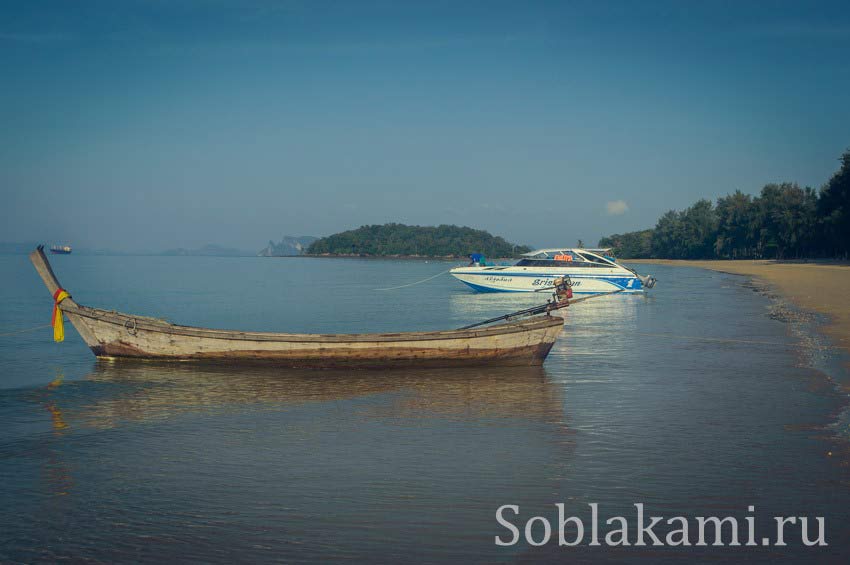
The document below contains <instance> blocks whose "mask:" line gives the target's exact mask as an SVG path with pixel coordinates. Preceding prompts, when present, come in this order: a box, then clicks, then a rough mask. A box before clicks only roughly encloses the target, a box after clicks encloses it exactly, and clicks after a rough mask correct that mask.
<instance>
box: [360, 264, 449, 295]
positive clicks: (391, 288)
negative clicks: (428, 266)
mask: <svg viewBox="0 0 850 565" xmlns="http://www.w3.org/2000/svg"><path fill="white" fill-rule="evenodd" d="M449 271H451V269H446V270H445V271H443V272H442V273H437V274H436V275H434V276H433V277H428V278H427V279H422V280H421V281H416V282H413V283H410V284H403V285H399V286H390V287H387V288H373V289H372V290H396V289H398V288H407V287H409V286H415V285H417V284H421V283H424V282H428V281H430V280H432V279H436V278H437V277H439V276H440V275H445V274H446V273H448V272H449Z"/></svg>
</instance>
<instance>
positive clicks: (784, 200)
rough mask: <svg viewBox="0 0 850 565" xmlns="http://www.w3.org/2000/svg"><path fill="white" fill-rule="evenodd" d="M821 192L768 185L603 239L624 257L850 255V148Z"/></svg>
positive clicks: (703, 202)
mask: <svg viewBox="0 0 850 565" xmlns="http://www.w3.org/2000/svg"><path fill="white" fill-rule="evenodd" d="M840 161H841V167H840V169H839V170H838V171H837V172H836V173H835V174H834V175H833V176H832V178H831V179H830V180H829V182H827V183H826V184H825V185H824V186H822V187H821V188H820V190H815V189H813V188H810V187H805V188H800V186H798V185H797V184H796V183H788V182H784V183H780V184H768V185H765V186H764V188H762V189H761V193H759V194H758V195H757V196H751V195H749V194H744V193H743V192H741V191H740V190H737V191H735V192H734V193H733V194H727V195H726V196H723V197H721V198H718V199H717V202H716V203H712V202H711V201H710V200H705V199H702V200H699V201H698V202H696V203H695V204H694V205H692V206H690V207H689V208H687V209H685V210H681V211H677V210H670V211H669V212H667V213H666V214H664V215H663V216H661V218H660V219H659V220H658V223H656V224H655V227H654V228H653V229H647V230H642V231H637V232H630V233H624V234H615V235H611V236H608V237H603V238H602V239H600V240H599V246H600V247H611V248H613V253H614V254H616V255H617V256H619V257H623V258H632V259H639V258H659V259H661V258H663V259H750V258H753V259H757V258H775V259H795V258H809V257H812V258H814V257H836V258H845V259H846V258H847V257H848V254H850V150H848V151H847V152H845V153H844V155H842V156H841V159H840Z"/></svg>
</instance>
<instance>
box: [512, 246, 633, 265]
mask: <svg viewBox="0 0 850 565" xmlns="http://www.w3.org/2000/svg"><path fill="white" fill-rule="evenodd" d="M597 251H599V252H602V253H604V252H606V251H608V250H607V249H598V250H597V249H594V250H593V251H591V250H589V249H538V250H536V251H532V252H531V253H525V254H524V255H523V259H521V260H520V261H519V263H517V266H522V267H612V266H614V267H616V266H617V263H615V262H614V260H613V259H611V258H609V257H606V256H604V255H601V254H597V253H596V252H597Z"/></svg>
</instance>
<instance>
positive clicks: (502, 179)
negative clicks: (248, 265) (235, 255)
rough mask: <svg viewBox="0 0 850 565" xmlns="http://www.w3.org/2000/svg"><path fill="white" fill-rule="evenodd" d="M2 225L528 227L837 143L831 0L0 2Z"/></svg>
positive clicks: (746, 171) (194, 237) (239, 236)
mask: <svg viewBox="0 0 850 565" xmlns="http://www.w3.org/2000/svg"><path fill="white" fill-rule="evenodd" d="M0 72H2V89H0V123H2V127H0V191H2V197H3V201H4V203H5V205H4V206H3V209H4V213H3V215H4V218H3V220H4V221H3V222H2V225H0V240H5V241H22V240H42V241H46V242H52V241H68V242H71V243H73V244H75V245H77V246H80V247H109V248H116V249H126V250H144V249H151V250H156V249H162V248H168V247H178V246H182V247H195V246H199V245H202V244H205V243H210V242H214V243H220V244H224V245H229V246H234V247H240V248H245V249H259V248H261V247H262V246H263V245H264V244H265V242H267V241H268V240H269V239H279V238H280V236H282V235H284V234H287V235H301V234H305V235H326V234H329V233H333V232H336V231H341V230H343V229H349V228H354V227H357V226H359V225H362V224H367V223H384V222H389V221H398V222H404V223H412V224H424V225H434V224H440V223H454V224H462V225H470V226H474V227H479V228H484V229H487V230H490V231H491V232H493V233H497V234H500V235H504V236H506V237H507V238H509V239H510V240H512V241H516V242H519V243H529V244H532V245H540V246H553V245H560V244H572V243H574V242H575V240H576V239H578V238H582V239H584V241H585V242H590V243H595V242H596V240H597V239H598V238H599V237H600V236H602V235H606V234H610V233H614V232H623V231H629V230H634V229H640V228H644V227H651V226H652V225H653V224H654V223H655V220H656V219H657V217H658V216H660V215H661V214H662V213H663V212H664V211H666V210H668V209H670V208H682V207H685V206H687V205H689V204H691V203H692V202H693V201H695V200H696V199H698V198H700V197H708V198H715V197H717V196H718V195H722V194H725V193H727V192H730V191H734V190H735V189H741V190H743V191H745V192H757V191H758V190H760V188H761V186H762V185H763V184H765V183H767V182H776V181H785V180H787V181H796V182H799V183H800V184H802V185H811V186H816V187H817V186H820V185H821V184H823V183H824V182H825V181H826V180H827V179H828V178H829V176H830V175H831V174H832V172H834V171H835V170H836V169H837V167H838V161H837V158H838V157H839V155H840V154H841V153H842V152H843V151H844V150H845V149H847V148H848V147H850V104H848V96H850V10H848V9H847V7H846V4H845V3H842V2H649V1H647V2H623V3H621V2H610V3H608V2H552V3H547V2H454V1H452V2H440V1H429V2H420V3H413V2H409V3H406V2H390V1H387V2H321V1H309V2H295V1H293V2H224V1H215V0H209V1H200V0H171V1H165V0H163V1H155V0H145V1H125V2H112V1H110V2H80V3H72V2H32V1H27V2H12V3H10V2H3V3H2V4H0Z"/></svg>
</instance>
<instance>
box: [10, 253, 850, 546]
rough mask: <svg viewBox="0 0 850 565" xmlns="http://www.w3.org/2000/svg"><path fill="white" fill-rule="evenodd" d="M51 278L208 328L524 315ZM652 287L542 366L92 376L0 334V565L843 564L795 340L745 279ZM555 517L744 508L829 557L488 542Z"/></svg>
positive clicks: (454, 292) (357, 275)
mask: <svg viewBox="0 0 850 565" xmlns="http://www.w3.org/2000/svg"><path fill="white" fill-rule="evenodd" d="M55 264H56V271H57V274H58V275H59V277H60V280H62V281H63V283H64V284H65V285H66V286H67V287H68V288H69V289H71V291H72V293H73V294H74V296H75V298H77V299H78V300H79V301H80V302H82V303H84V304H91V305H95V306H102V307H107V308H116V309H120V310H126V311H130V312H137V313H142V314H151V315H160V316H165V317H167V318H170V319H172V320H174V321H179V322H181V323H191V324H199V325H206V326H213V327H228V328H240V329H260V330H282V331H323V332H350V331H383V330H420V329H439V328H447V327H457V326H461V325H464V324H466V323H470V322H473V321H476V320H479V319H482V318H487V317H490V316H493V315H497V314H500V313H504V312H506V311H509V310H514V309H519V308H523V307H526V306H528V305H531V304H534V303H536V302H537V301H538V300H540V297H539V296H528V295H521V296H516V295H500V294H485V295H478V294H472V293H470V292H469V291H467V290H466V289H465V288H464V287H463V286H461V285H460V283H457V282H456V281H453V280H452V279H450V278H449V277H447V276H446V277H440V278H438V279H435V280H434V281H432V282H430V283H427V284H425V285H420V286H417V287H411V288H408V289H403V290H399V291H394V292H376V291H373V290H372V289H373V288H380V287H386V286H392V285H396V284H404V283H406V282H410V281H413V280H419V279H422V278H424V277H426V276H428V275H429V274H433V273H436V272H439V271H441V270H444V269H446V268H447V265H445V264H443V263H429V264H426V263H416V262H383V261H357V260H351V261H348V260H304V259H280V260H275V259H250V258H249V259H209V258H179V259H178V258H156V257H151V258H114V257H102V258H88V257H68V258H64V257H63V258H57V260H56V261H55ZM652 271H653V272H654V274H656V275H658V276H659V279H660V280H661V282H660V283H659V285H658V287H656V290H655V291H654V292H653V293H652V294H651V295H649V296H647V297H642V296H614V297H608V298H600V299H598V300H591V301H587V302H586V303H584V304H581V305H577V306H575V307H574V308H571V309H569V310H568V311H567V312H566V313H565V317H566V324H567V325H566V328H565V332H564V334H563V336H562V338H561V339H560V340H559V341H558V343H557V344H556V346H555V348H554V349H553V351H552V354H551V355H550V358H549V359H548V360H547V362H546V364H545V366H544V367H542V368H505V369H467V370H428V371H380V372H375V371H353V372H317V371H292V370H280V369H273V368H262V367H253V368H234V367H228V366H220V365H216V366H211V365H207V366H196V365H189V364H179V363H178V364H161V363H145V362H137V363H126V362H124V363H121V362H115V363H109V362H96V361H95V360H94V358H93V357H92V356H91V354H90V353H89V352H88V350H87V349H85V347H84V345H83V344H82V342H81V340H79V338H78V337H77V336H76V334H75V333H74V332H73V330H70V331H68V340H67V341H66V343H64V344H61V345H55V344H52V343H51V342H50V335H49V330H45V331H44V332H37V333H35V334H24V335H22V336H19V337H16V338H14V339H8V338H5V339H2V340H0V368H2V371H3V378H2V381H0V388H2V390H0V422H2V424H3V433H2V436H0V503H2V504H1V505H0V561H8V560H20V561H38V560H48V561H49V560H54V559H60V558H61V559H74V560H96V561H155V560H158V561H161V560H163V559H169V560H170V559H195V560H203V561H230V560H234V559H237V560H271V559H278V560H284V561H293V560H310V559H314V560H322V561H328V560H357V561H361V560H364V559H375V560H379V561H386V560H396V561H397V560H415V559H423V560H429V561H442V560H449V559H452V560H455V561H461V562H472V561H493V560H507V561H512V560H516V559H528V560H543V561H547V560H555V559H560V560H564V559H570V558H571V557H572V558H575V557H578V558H581V559H583V560H587V559H595V560H605V559H611V560H618V561H619V560H633V559H634V560H638V559H643V560H649V561H659V560H665V559H670V560H678V559H682V558H693V557H698V558H699V557H709V556H710V557H711V558H714V559H724V560H730V561H740V560H742V559H743V558H744V557H758V558H760V559H762V560H765V561H770V560H774V559H777V558H782V557H787V558H795V559H799V558H802V557H806V556H809V557H817V558H820V559H825V558H828V557H837V556H838V555H840V554H841V555H846V551H847V548H846V543H847V541H848V540H847V524H848V523H850V522H848V508H850V506H848V502H850V496H848V487H850V484H848V480H847V479H848V476H847V475H848V472H847V469H848V467H847V458H846V457H844V456H843V455H841V453H842V446H843V445H846V440H845V437H844V436H846V433H845V432H843V431H842V430H841V429H840V428H836V422H837V421H839V420H840V418H838V417H837V416H836V414H840V412H841V410H842V407H843V406H844V402H843V397H842V396H841V395H839V394H838V393H836V390H835V387H834V386H832V384H829V381H827V380H825V378H824V376H823V375H822V374H821V373H819V372H817V371H815V370H813V369H810V368H808V366H807V365H808V363H806V362H804V361H805V357H801V356H800V354H799V351H798V350H795V349H794V348H791V347H789V346H790V345H792V344H793V343H796V341H797V340H798V339H800V335H795V334H794V332H792V331H789V326H788V324H784V323H782V322H779V321H776V320H773V319H771V318H770V317H768V315H767V314H768V307H769V302H768V300H767V299H766V298H764V297H762V296H760V295H757V294H755V293H753V292H751V291H750V290H748V289H747V288H745V287H744V286H742V284H741V283H742V279H738V278H734V277H730V276H727V275H721V274H717V273H709V272H704V271H698V270H694V269H672V268H663V267H653V268H652ZM0 274H2V275H3V278H4V280H7V281H12V284H11V289H9V291H8V292H5V294H6V295H7V296H6V298H7V302H6V304H5V305H4V310H3V311H2V318H0V321H2V328H3V329H6V328H7V327H8V328H18V327H27V326H33V325H38V324H40V323H44V320H45V319H46V318H47V317H49V313H50V299H49V296H48V295H47V292H46V291H45V290H44V289H43V288H42V286H41V284H40V282H39V281H38V279H37V278H36V277H35V275H33V274H32V273H31V268H30V267H29V265H28V263H26V259H25V258H22V257H0ZM795 331H797V332H798V333H799V332H800V331H801V330H800V329H799V328H797V329H796V330H795ZM807 335H810V334H807ZM659 336H669V337H659ZM692 338H713V339H718V340H720V339H723V340H728V341H706V340H704V339H692ZM743 341H747V342H770V343H775V344H777V345H775V346H767V345H754V344H753V343H741V342H743ZM801 360H802V361H801ZM839 376H840V375H839ZM825 382H826V383H827V385H825V386H815V385H816V384H817V383H821V384H822V383H825ZM829 451H833V456H829V455H828V454H827V453H828V452H829ZM844 453H846V449H844ZM556 502H564V503H566V504H567V506H568V508H569V509H570V510H571V513H574V514H576V515H580V516H583V517H584V518H587V516H586V514H587V512H586V509H587V506H586V505H587V503H589V502H597V503H599V505H600V509H601V512H602V514H604V516H613V515H617V514H620V515H626V516H634V510H633V507H632V506H631V505H632V504H633V503H634V502H643V503H645V504H646V505H647V508H648V510H649V511H651V512H652V513H654V514H657V515H661V514H663V515H666V516H673V515H683V516H696V515H720V516H725V515H735V516H738V517H739V518H742V517H743V516H744V515H745V512H746V507H747V506H748V505H750V504H753V505H755V506H756V508H757V510H758V511H757V513H756V515H757V516H761V517H763V518H762V519H763V520H765V521H770V520H771V518H770V517H771V516H774V515H809V516H826V520H827V539H828V541H829V542H830V544H831V545H830V547H829V548H826V549H821V550H804V549H802V548H800V547H792V546H789V547H788V548H785V549H781V548H773V549H770V550H769V551H768V550H766V549H762V548H756V551H755V552H752V551H749V548H747V549H744V548H738V549H735V548H718V549H717V550H715V551H713V552H712V551H709V550H706V549H702V550H701V551H679V552H674V551H671V550H669V549H665V550H662V551H652V552H651V551H648V550H647V548H630V549H627V550H620V551H612V550H609V549H601V548H589V547H583V548H573V549H570V548H563V549H561V548H558V547H557V546H551V545H550V546H547V547H544V548H539V549H532V548H529V547H527V546H522V547H516V548H510V549H504V548H497V547H495V546H494V544H493V536H494V535H497V534H498V535H505V534H506V531H505V530H504V529H502V528H500V527H498V525H497V524H496V522H495V517H494V513H495V510H496V508H497V507H499V506H500V505H502V504H509V503H510V504H517V505H519V506H520V507H521V517H522V518H523V519H527V518H528V517H530V516H532V515H534V514H544V515H546V516H548V517H549V518H550V520H552V521H553V522H554V521H555V520H556V514H555V509H554V506H553V505H554V503H556ZM517 522H519V520H518V521H517ZM523 523H524V522H523ZM586 523H589V521H587V520H586ZM709 549H710V548H709ZM706 553H709V554H710V555H706Z"/></svg>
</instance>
